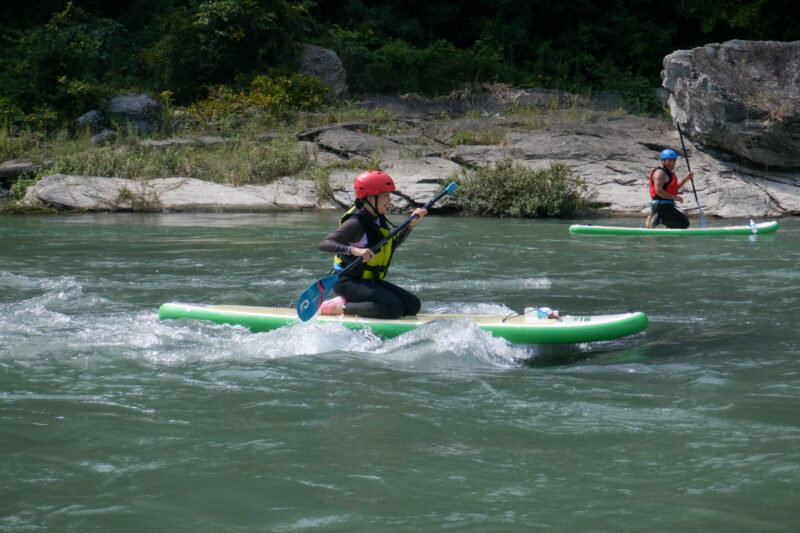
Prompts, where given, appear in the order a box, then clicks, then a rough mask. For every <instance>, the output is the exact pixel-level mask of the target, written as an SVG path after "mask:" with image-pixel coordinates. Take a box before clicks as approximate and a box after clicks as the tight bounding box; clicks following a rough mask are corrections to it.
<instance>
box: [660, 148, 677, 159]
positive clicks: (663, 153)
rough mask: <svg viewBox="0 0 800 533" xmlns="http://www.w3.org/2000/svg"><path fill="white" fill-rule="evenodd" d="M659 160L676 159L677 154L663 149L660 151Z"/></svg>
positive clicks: (669, 149)
mask: <svg viewBox="0 0 800 533" xmlns="http://www.w3.org/2000/svg"><path fill="white" fill-rule="evenodd" d="M661 159H678V154H676V153H675V150H673V149H672V148H664V149H663V150H661Z"/></svg>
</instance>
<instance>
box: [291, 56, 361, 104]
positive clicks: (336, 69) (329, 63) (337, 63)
mask: <svg viewBox="0 0 800 533" xmlns="http://www.w3.org/2000/svg"><path fill="white" fill-rule="evenodd" d="M300 72H302V73H303V74H307V75H310V76H317V77H318V78H319V79H321V80H322V82H323V83H324V84H325V85H327V86H328V87H330V88H331V91H332V92H333V95H334V96H335V97H336V99H342V98H347V95H348V93H349V89H348V87H347V73H346V72H345V70H344V64H342V60H341V59H339V56H338V55H337V54H336V52H334V51H333V50H328V49H327V48H322V47H320V46H314V45H311V44H305V45H303V55H302V56H301V58H300Z"/></svg>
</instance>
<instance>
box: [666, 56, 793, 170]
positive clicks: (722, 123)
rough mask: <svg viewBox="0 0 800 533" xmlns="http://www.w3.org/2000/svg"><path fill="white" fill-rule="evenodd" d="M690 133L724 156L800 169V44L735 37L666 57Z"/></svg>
mask: <svg viewBox="0 0 800 533" xmlns="http://www.w3.org/2000/svg"><path fill="white" fill-rule="evenodd" d="M661 78H662V80H663V85H664V87H666V88H667V89H669V91H670V92H671V96H670V98H669V106H670V109H671V111H672V116H673V117H675V119H676V120H677V122H678V123H679V124H680V125H681V127H682V128H683V130H684V132H685V133H686V134H687V135H688V136H689V137H690V138H692V140H694V141H695V142H697V143H698V144H699V145H701V146H702V147H703V148H705V149H707V150H708V149H711V150H716V151H717V152H722V153H718V156H720V157H723V158H725V157H727V158H729V159H732V160H734V159H739V158H744V159H746V160H748V161H751V162H753V163H756V164H757V165H760V166H762V167H764V168H774V167H781V168H786V169H798V168H800V41H794V42H788V43H787V42H773V41H739V40H736V41H728V42H725V43H722V44H709V45H706V46H703V47H700V48H695V49H693V50H678V51H676V52H673V53H672V54H670V55H668V56H666V57H665V58H664V70H663V71H662V73H661Z"/></svg>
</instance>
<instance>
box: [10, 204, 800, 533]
mask: <svg viewBox="0 0 800 533" xmlns="http://www.w3.org/2000/svg"><path fill="white" fill-rule="evenodd" d="M336 216H337V215H335V214H318V213H313V214H302V213H296V214H282V215H271V214H270V215H255V214H237V215H231V214H211V215H209V214H163V215H162V214H155V215H138V214H125V215H119V214H118V215H72V216H14V217H12V216H4V217H0V261H1V262H0V458H1V459H2V462H1V463H0V465H1V466H0V531H4V532H23V531H25V532H27V531H48V532H60V531H70V532H92V531H103V532H105V531H114V532H128V531H130V532H141V531H169V532H182V531H187V532H198V531H209V532H228V531H230V532H251V531H252V532H263V531H304V532H305V531H320V532H322V531H325V532H328V531H343V532H346V531H365V532H395V531H458V532H465V531H466V532H486V531H497V532H510V531H520V532H523V531H525V532H527V531H539V530H541V531H554V532H562V531H563V532H575V531H597V532H605V531H637V532H639V531H649V532H660V531H663V532H668V531H669V532H673V531H674V532H684V531H703V532H716V531H718V532H726V533H727V532H731V531H747V532H759V531H765V532H766V531H769V532H780V531H786V532H789V531H792V532H793V531H797V528H798V526H799V525H800V328H798V326H797V321H798V314H800V313H799V311H800V308H799V306H798V295H800V269H799V268H800V267H798V264H800V221H797V220H784V221H782V226H781V229H779V230H778V232H777V233H774V234H771V235H759V236H729V237H696V238H675V237H660V238H659V237H625V236H612V237H600V236H576V235H570V234H569V233H568V232H567V227H568V224H569V223H570V222H574V221H539V220H506V219H479V218H459V217H435V216H431V217H429V218H428V219H427V220H425V221H424V222H423V223H422V224H420V225H419V226H418V228H417V229H415V230H414V232H413V234H412V235H411V237H410V238H409V240H408V242H407V243H406V244H405V245H404V246H403V247H402V248H401V250H400V251H399V252H398V254H397V256H396V259H395V265H394V266H393V269H392V272H391V275H390V279H392V280H393V281H395V282H396V283H398V284H400V285H402V286H405V287H407V288H409V289H411V290H413V291H415V292H416V293H417V294H419V295H420V296H421V298H422V299H423V302H424V303H423V311H425V312H498V313H503V312H511V311H512V310H517V311H519V310H522V308H524V307H525V306H530V305H549V306H550V307H553V308H556V309H559V310H560V311H561V313H562V314H565V313H570V314H602V313H609V312H622V311H627V310H641V311H644V312H646V313H647V314H648V315H649V317H650V326H649V327H648V329H647V330H646V331H645V332H644V333H642V334H638V335H635V336H631V337H629V338H625V339H620V340H615V341H608V342H604V343H596V344H587V345H569V346H560V347H543V346H514V345H510V344H508V343H507V342H505V341H503V340H501V339H495V338H492V337H490V336H488V335H486V334H485V333H483V332H481V331H479V330H477V329H476V328H475V327H474V326H473V325H471V324H470V323H469V322H463V321H453V322H435V323H433V324H430V325H428V326H425V327H423V328H420V329H418V330H417V331H415V332H412V333H409V334H406V335H403V336H401V337H399V338H396V339H393V340H390V341H383V340H380V339H377V338H373V337H372V336H370V335H368V334H365V333H363V332H359V331H350V330H346V329H344V328H342V327H339V326H335V325H334V326H324V327H323V326H320V325H317V324H316V323H315V321H311V322H309V323H305V324H302V325H300V326H295V327H290V328H284V329H281V330H277V331H272V332H267V333H260V334H253V333H250V332H248V331H246V330H244V329H242V328H239V327H233V326H226V325H215V324H211V323H205V322H200V321H188V320H169V321H159V320H158V319H157V314H156V313H157V308H158V306H159V305H160V304H161V303H163V302H167V301H183V302H198V303H236V304H246V305H272V306H275V305H290V304H291V303H292V302H293V301H294V299H295V298H296V296H297V295H298V294H299V293H300V292H301V291H302V290H303V289H305V288H306V287H307V286H308V285H309V284H310V283H311V282H313V281H314V280H315V279H317V278H318V277H321V276H322V275H324V274H326V273H327V270H328V268H329V259H328V258H327V257H326V256H325V255H324V254H321V253H319V252H317V251H316V244H317V242H318V241H319V240H320V238H321V237H323V236H324V235H325V234H326V233H327V231H328V230H329V229H330V228H332V227H333V226H334V225H335V220H336ZM396 218H398V219H402V217H400V216H398V217H396ZM619 222H620V223H625V224H631V225H634V224H637V223H638V222H639V221H633V220H621V221H619ZM736 222H742V221H736ZM710 223H711V224H712V225H723V222H720V221H714V220H711V221H710ZM725 223H729V221H726V222H725Z"/></svg>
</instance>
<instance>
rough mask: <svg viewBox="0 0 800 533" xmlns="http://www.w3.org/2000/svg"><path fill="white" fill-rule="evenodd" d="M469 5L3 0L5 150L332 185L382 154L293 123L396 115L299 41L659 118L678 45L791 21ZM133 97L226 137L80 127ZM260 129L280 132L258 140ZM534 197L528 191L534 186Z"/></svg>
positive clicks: (776, 9) (653, 8)
mask: <svg viewBox="0 0 800 533" xmlns="http://www.w3.org/2000/svg"><path fill="white" fill-rule="evenodd" d="M461 4H462V3H460V2H453V1H447V0H433V1H429V2H425V3H424V5H416V4H415V5H413V6H406V5H402V3H398V2H392V1H390V0H380V1H370V2H365V1H363V0H354V1H351V2H347V3H345V4H342V3H341V2H335V1H333V0H330V1H329V0H302V1H289V0H167V1H161V2H152V1H149V0H145V1H141V2H132V3H125V4H120V5H117V4H114V3H106V2H96V1H92V0H85V1H77V0H76V1H74V2H73V1H66V2H65V1H64V0H43V1H41V2H27V3H23V2H5V3H3V5H2V6H0V34H2V38H0V160H3V161H4V160H6V159H9V158H15V159H16V158H26V159H31V160H35V161H40V162H47V166H48V168H47V170H41V171H39V174H38V175H39V176H40V175H42V174H43V173H45V172H47V173H53V172H63V173H76V174H88V175H100V176H105V175H115V176H121V177H132V178H146V177H158V176H168V175H180V176H193V177H199V178H203V179H210V180H215V181H221V182H223V183H230V184H236V185H241V184H253V183H267V182H269V181H270V180H274V179H275V178H276V177H277V176H280V175H287V174H288V175H292V176H303V177H310V178H312V179H314V180H315V181H316V182H317V183H318V184H319V185H320V187H319V190H320V191H321V194H323V195H324V194H326V190H327V189H326V179H327V175H328V171H329V170H330V169H331V168H332V167H335V166H336V165H343V166H347V165H353V166H354V167H355V166H356V165H357V166H358V167H359V168H361V167H363V166H377V165H378V164H379V163H380V161H367V162H364V161H359V162H358V163H353V162H352V161H351V162H341V161H340V162H334V163H332V162H328V163H326V164H324V165H322V164H320V163H318V162H316V161H314V160H312V159H311V158H309V157H308V156H307V155H304V154H303V153H302V151H301V150H297V149H296V148H298V145H299V143H297V142H296V141H295V140H294V138H293V132H296V131H298V130H299V129H302V128H303V127H311V126H314V125H319V124H328V123H333V122H337V121H342V120H347V119H350V120H352V119H353V118H354V117H357V116H359V115H360V117H361V118H366V117H368V118H369V121H370V122H371V123H372V124H374V127H376V128H380V129H381V130H383V131H387V130H391V128H392V127H394V126H395V124H393V121H392V117H391V115H390V114H388V113H382V112H381V111H378V112H377V115H376V114H375V112H374V111H373V112H367V111H364V110H362V109H357V108H354V107H352V106H349V105H348V104H347V103H342V102H339V103H333V102H332V99H331V98H330V97H331V95H330V93H329V91H328V89H327V88H326V87H325V86H323V85H322V84H321V82H320V80H319V79H316V78H312V77H308V76H304V75H302V74H298V73H297V70H298V69H297V63H298V57H299V54H300V50H301V48H302V46H303V45H304V44H306V43H313V44H316V45H319V46H323V47H326V48H328V49H330V50H333V51H335V52H336V54H338V56H339V57H340V58H341V60H342V63H343V65H344V68H345V70H346V72H347V80H348V84H349V91H350V92H351V94H356V95H363V94H394V95H397V94H404V93H410V94H419V95H422V96H423V97H434V96H438V95H446V94H448V93H452V92H454V91H464V89H463V87H472V86H479V87H481V86H484V87H485V86H486V85H487V84H494V85H500V86H503V85H507V86H515V87H541V88H552V89H560V90H565V91H570V92H571V93H573V94H581V95H590V94H593V93H595V92H598V91H608V90H613V91H617V92H619V93H620V94H622V95H623V96H624V99H625V102H626V110H628V111H634V112H637V113H646V114H650V115H653V114H654V113H655V114H658V113H660V112H661V109H660V105H661V104H660V103H659V102H658V101H657V100H656V99H655V98H654V97H653V95H652V88H653V87H656V86H658V85H659V80H658V77H659V65H660V64H661V60H662V58H663V57H664V56H665V55H666V54H667V53H669V52H671V51H672V50H675V49H684V48H691V47H693V46H699V45H700V44H702V43H706V42H709V41H724V40H728V39H732V38H739V39H765V40H791V39H792V38H793V36H795V35H796V33H795V31H796V30H795V28H796V27H797V22H798V20H797V15H796V14H793V13H795V10H792V9H791V7H793V4H792V3H790V2H789V0H734V1H732V2H728V3H727V4H726V9H724V10H720V9H719V8H718V4H717V3H716V2H713V1H711V0H699V1H696V2H692V3H691V5H686V6H682V7H681V8H676V9H674V10H671V12H670V16H669V17H665V16H664V11H663V5H662V4H661V3H658V2H656V1H654V0H646V1H643V2H636V3H634V4H631V3H626V2H618V3H612V4H610V5H605V4H603V5H601V4H597V3H591V2H590V3H582V4H579V5H573V4H564V3H553V2H543V1H541V2H540V1H536V2H528V1H525V2H523V1H520V0H509V1H504V2H499V3H498V2H496V1H488V0H486V1H483V0H481V1H478V2H472V3H471V4H470V9H468V10H467V9H464V8H463V6H462V5H461ZM610 28H613V31H610V30H609V29H610ZM653 28H658V29H659V31H653ZM123 92H146V93H148V94H150V95H157V97H159V98H160V100H161V102H160V103H161V119H162V120H161V125H160V128H159V129H158V131H155V132H152V133H150V134H149V135H150V137H151V138H161V137H164V136H168V135H189V134H198V135H200V134H202V135H221V136H224V139H225V142H223V143H221V144H218V145H213V146H203V147H199V146H180V147H169V148H164V147H161V148H158V149H152V148H151V147H149V146H147V145H146V143H142V142H141V140H142V139H141V138H140V134H138V133H134V132H133V131H131V130H129V129H128V128H127V127H126V126H125V125H123V124H117V125H116V126H115V129H116V131H115V138H114V139H113V141H111V142H110V143H108V144H106V145H102V146H94V145H92V144H91V143H90V142H89V139H88V137H89V136H88V134H87V133H86V132H84V131H81V130H80V129H76V127H75V119H76V118H77V116H80V115H82V114H83V113H86V112H87V111H89V110H91V109H98V108H101V109H102V108H103V104H104V102H107V101H108V100H109V98H110V97H111V96H113V95H115V94H120V93H123ZM525 111H526V110H520V112H521V113H524V112H525ZM567 111H569V110H568V109H567ZM364 113H370V114H368V115H365V114H364ZM526 120H529V121H530V123H531V127H536V125H535V123H536V122H540V123H541V122H542V119H541V117H539V116H537V115H536V114H535V113H533V114H532V115H531V116H529V117H527V118H526ZM265 129H269V130H271V131H273V132H276V135H274V136H273V138H270V139H269V140H264V137H263V136H262V132H263V131H264V130H265ZM497 141H500V139H499V138H495V137H494V136H493V134H492V132H491V131H488V130H487V131H480V132H477V133H476V132H474V131H464V132H460V133H459V134H458V135H454V136H453V139H451V141H450V142H451V143H453V144H459V143H464V144H469V143H493V142H497ZM408 157H413V154H409V155H408ZM493 171H495V172H497V173H506V174H508V173H511V174H513V175H515V176H518V177H519V179H516V178H515V179H511V180H505V181H504V183H506V182H509V183H510V182H514V183H516V182H521V183H524V182H525V181H526V180H530V181H537V180H539V181H541V180H542V179H545V178H546V179H547V181H554V182H556V183H564V184H568V185H569V187H573V185H575V187H576V190H578V191H580V190H581V186H580V184H579V183H573V182H571V181H570V180H571V174H570V172H569V171H568V169H563V168H550V169H547V170H545V171H544V174H541V172H540V173H538V174H537V173H532V172H530V171H529V170H527V169H525V168H523V167H520V166H514V165H511V164H507V165H505V166H503V167H502V168H500V169H498V168H495V169H493ZM476 172H477V174H476V176H477V178H475V177H473V176H469V177H468V176H463V177H462V178H463V179H465V180H467V181H466V182H465V184H464V185H465V187H463V188H464V189H465V190H469V189H470V187H469V185H468V183H469V180H471V179H484V180H485V179H488V177H487V176H488V174H489V173H488V172H484V173H483V174H481V172H480V171H479V170H478V169H476ZM565 172H566V174H565V175H566V176H567V179H562V175H564V173H565ZM551 174H552V175H551ZM36 177H37V176H33V177H28V178H26V179H23V180H20V181H18V182H17V183H16V184H15V185H14V186H13V188H12V191H11V193H12V198H16V199H18V198H20V197H21V196H22V195H23V194H24V191H25V188H26V186H27V185H29V184H30V183H31V180H35V179H36ZM538 189H539V188H538V187H535V188H534V187H528V188H525V187H521V188H520V189H519V190H520V191H521V192H522V193H523V194H534V193H532V192H531V191H533V190H538ZM473 190H475V191H480V190H481V187H480V186H476V187H474V189H473ZM570 190H572V189H570ZM584 192H585V193H586V198H588V197H590V192H589V191H584ZM548 194H551V193H548ZM460 197H461V198H466V197H465V196H463V195H460ZM581 201H585V200H581ZM575 205H576V203H575V200H574V199H571V198H570V199H568V200H567V201H566V202H565V205H564V206H560V205H559V206H555V205H553V204H552V202H550V201H546V200H544V199H537V200H533V201H524V202H521V203H520V205H519V206H517V207H514V208H512V209H511V211H512V212H515V213H518V214H519V215H522V216H543V215H555V214H558V215H567V214H568V213H569V212H570V210H571V209H572V208H573V207H574V206H575ZM525 206H527V207H525ZM500 207H501V206H498V205H496V206H494V207H493V208H491V209H490V208H489V207H487V206H486V205H484V204H482V203H481V202H480V201H477V200H476V201H472V202H470V203H468V204H466V205H464V206H463V208H464V209H467V210H473V211H474V212H480V213H490V212H498V209H500ZM5 209H7V210H8V209H13V207H9V206H6V208H5Z"/></svg>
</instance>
